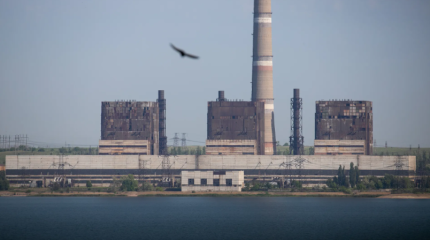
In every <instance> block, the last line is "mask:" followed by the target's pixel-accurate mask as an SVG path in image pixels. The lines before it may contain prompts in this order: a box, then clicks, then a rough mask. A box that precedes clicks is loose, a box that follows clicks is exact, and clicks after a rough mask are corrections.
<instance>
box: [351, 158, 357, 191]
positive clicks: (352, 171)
mask: <svg viewBox="0 0 430 240" xmlns="http://www.w3.org/2000/svg"><path fill="white" fill-rule="evenodd" d="M355 174H356V173H355V168H354V163H352V162H351V163H350V164H349V183H350V184H351V187H352V188H353V187H355V185H356V180H357V178H356V176H355Z"/></svg>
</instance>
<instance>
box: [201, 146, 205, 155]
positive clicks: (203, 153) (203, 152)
mask: <svg viewBox="0 0 430 240" xmlns="http://www.w3.org/2000/svg"><path fill="white" fill-rule="evenodd" d="M205 154H206V147H203V151H202V155H205Z"/></svg>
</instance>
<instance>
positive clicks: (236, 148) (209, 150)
mask: <svg viewBox="0 0 430 240" xmlns="http://www.w3.org/2000/svg"><path fill="white" fill-rule="evenodd" d="M206 155H257V141H256V140H206Z"/></svg>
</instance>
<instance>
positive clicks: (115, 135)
mask: <svg viewBox="0 0 430 240" xmlns="http://www.w3.org/2000/svg"><path fill="white" fill-rule="evenodd" d="M158 131H159V105H158V103H157V102H136V101H115V102H102V115H101V140H148V141H149V142H150V152H151V154H158V152H159V135H158Z"/></svg>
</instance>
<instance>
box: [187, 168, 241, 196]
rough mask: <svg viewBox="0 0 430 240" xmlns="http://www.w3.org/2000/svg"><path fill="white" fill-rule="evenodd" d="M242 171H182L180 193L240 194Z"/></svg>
mask: <svg viewBox="0 0 430 240" xmlns="http://www.w3.org/2000/svg"><path fill="white" fill-rule="evenodd" d="M244 186H245V182H244V173H243V171H182V172H181V191H182V192H193V191H194V192H241V191H242V188H243V187H244Z"/></svg>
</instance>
